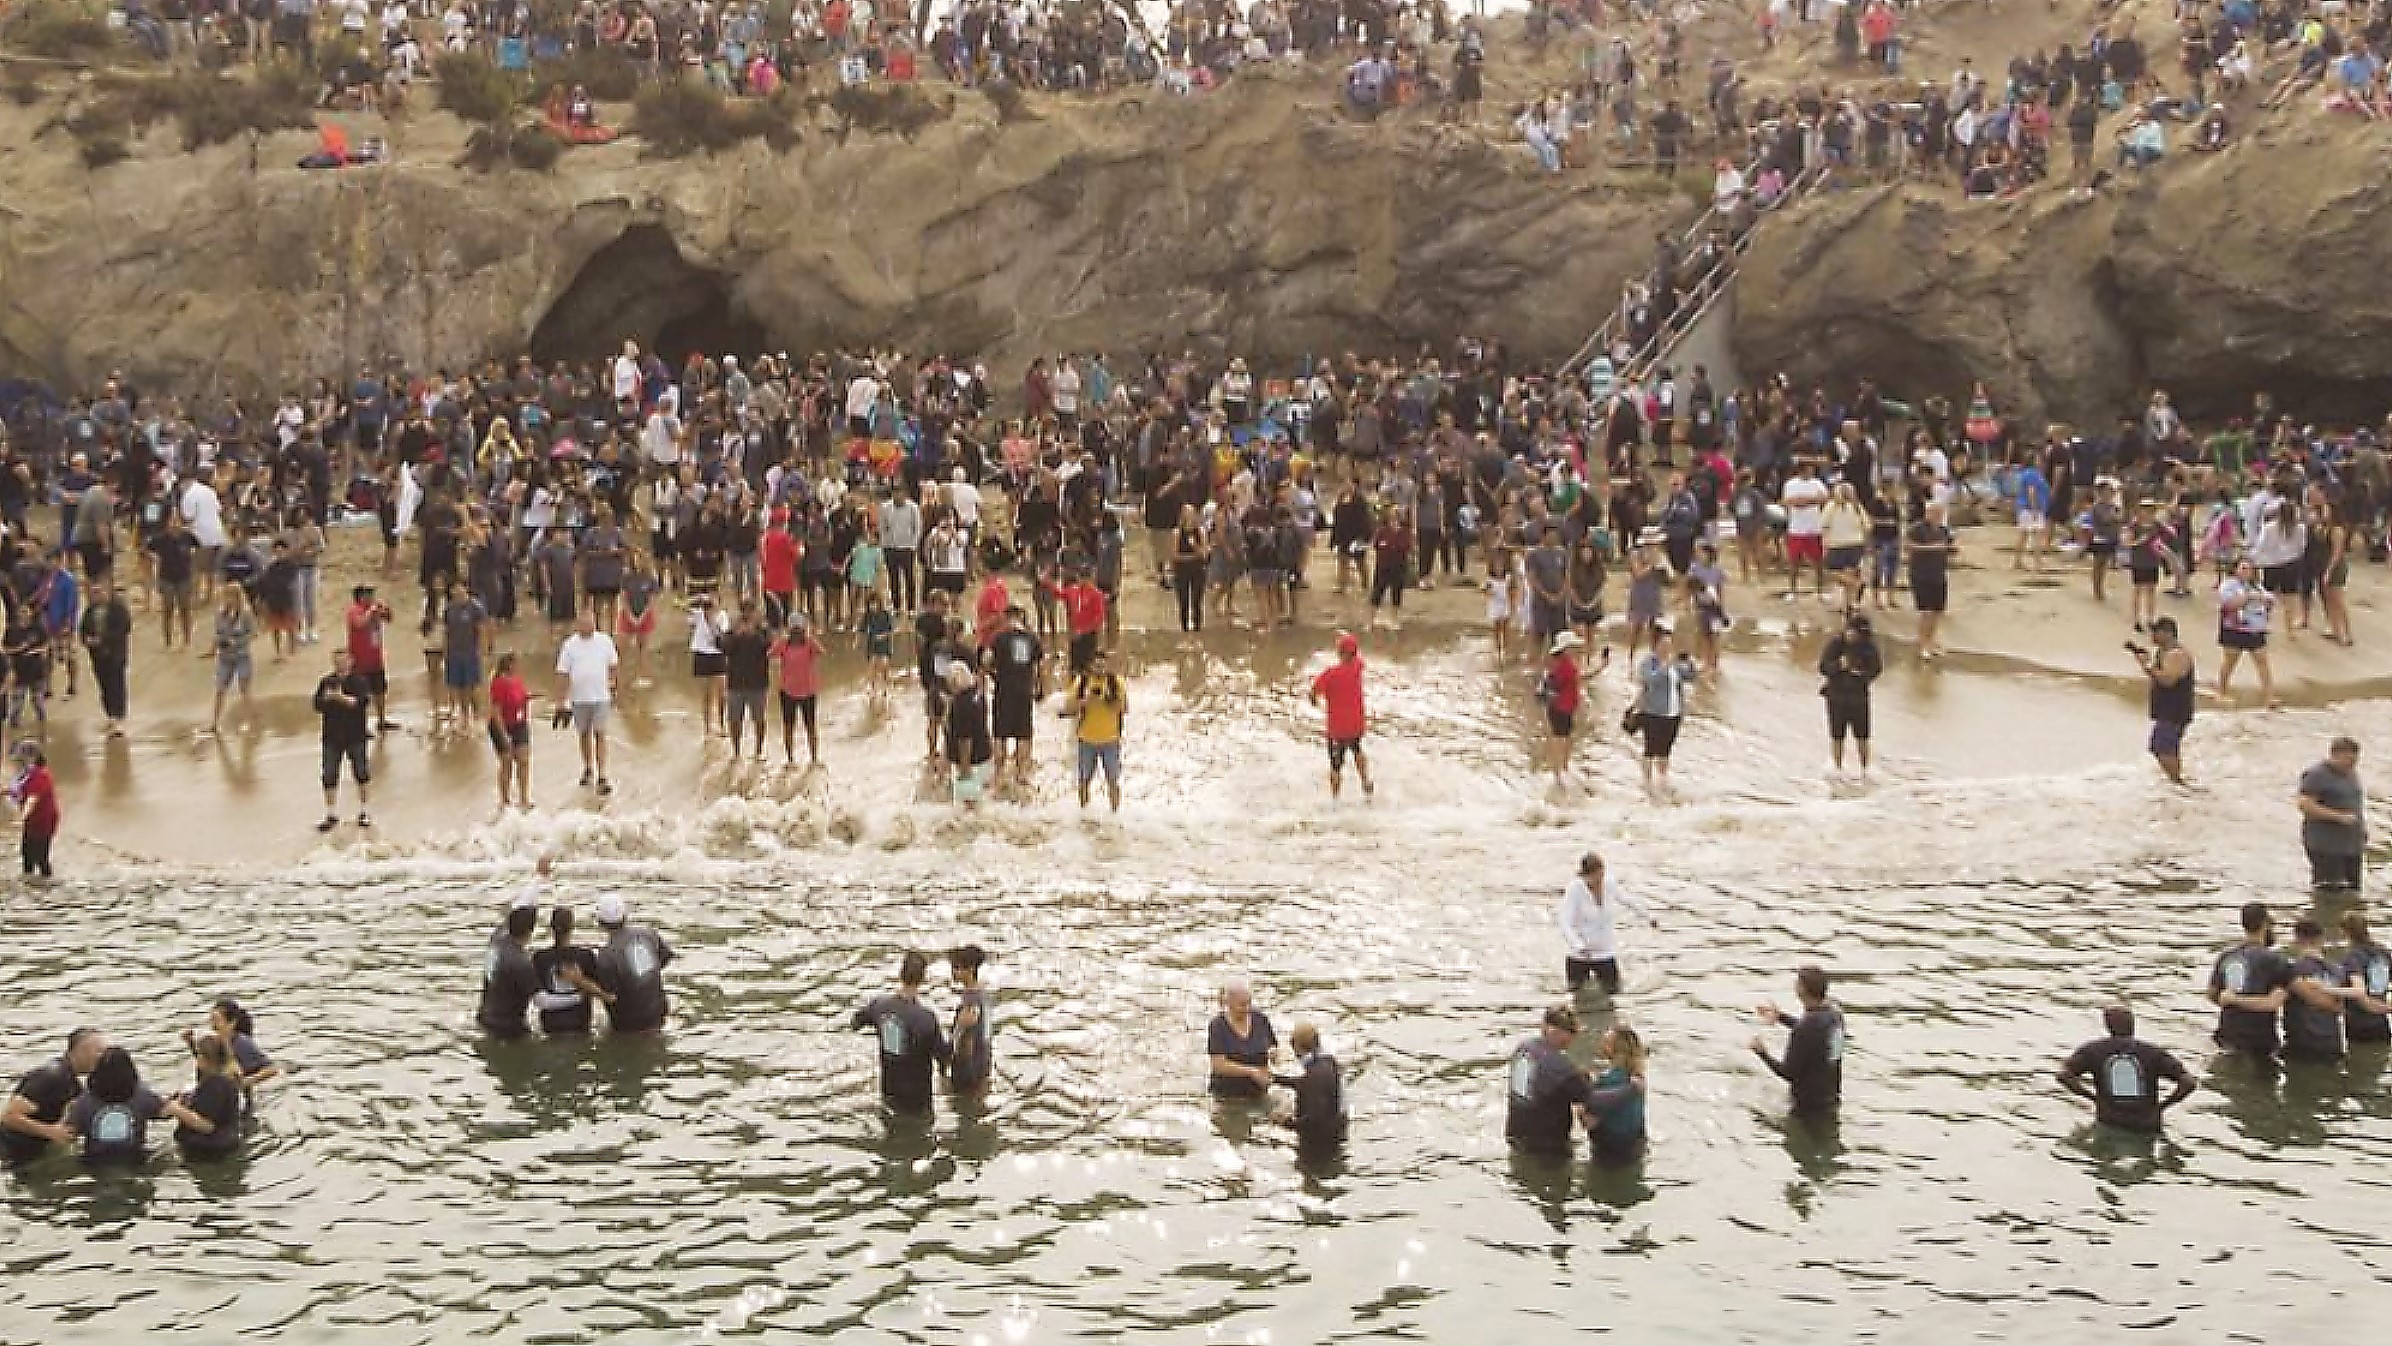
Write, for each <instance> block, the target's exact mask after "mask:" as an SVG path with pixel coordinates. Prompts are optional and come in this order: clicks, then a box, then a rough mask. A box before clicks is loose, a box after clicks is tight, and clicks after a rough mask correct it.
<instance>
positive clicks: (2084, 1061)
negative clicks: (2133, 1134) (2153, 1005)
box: [2059, 1005, 2198, 1132]
mask: <svg viewBox="0 0 2392 1346" xmlns="http://www.w3.org/2000/svg"><path fill="white" fill-rule="evenodd" d="M2101 1025H2102V1027H2103V1029H2105V1030H2106V1031H2107V1033H2108V1036H2106V1037H2100V1038H2095V1039H2094V1040H2093V1041H2091V1042H2088V1043H2086V1044H2085V1045H2084V1046H2082V1047H2079V1048H2077V1049H2076V1050H2075V1051H2073V1052H2071V1053H2069V1055H2068V1059H2067V1060H2066V1061H2063V1062H2061V1063H2060V1072H2059V1079H2060V1087H2061V1088H2063V1089H2066V1090H2067V1091H2068V1092H2070V1093H2072V1094H2075V1095H2076V1096H2077V1097H2078V1098H2082V1099H2084V1100H2086V1101H2088V1102H2090V1103H2091V1104H2092V1105H2093V1118H2094V1120H2095V1121H2098V1122H2100V1123H2101V1124H2102V1125H2103V1126H2114V1127H2117V1128H2119V1129H2120V1130H2122V1131H2144V1132H2156V1131H2158V1130H2159V1128H2160V1116H2161V1114H2163V1113H2165V1112H2166V1111H2167V1110H2168V1109H2170V1108H2172V1107H2175V1106H2176V1105H2177V1104H2179V1103H2182V1102H2183V1101H2184V1100H2186V1099H2188V1098H2190V1097H2192V1096H2193V1090H2194V1089H2195V1088H2197V1087H2198V1086H2197V1085H2195V1084H2194V1082H2193V1077H2192V1075H2191V1073H2190V1072H2188V1071H2187V1070H2185V1068H2184V1063H2183V1062H2181V1061H2178V1060H2177V1059H2176V1058H2175V1057H2174V1056H2171V1055H2169V1054H2168V1053H2167V1052H2166V1051H2165V1050H2163V1049H2161V1048H2159V1047H2155V1046H2153V1045H2152V1044H2150V1043H2148V1042H2144V1041H2142V1040H2141V1039H2139V1038H2137V1037H2136V1036H2135V1014H2134V1011H2133V1010H2130V1009H2128V1008H2127V1007H2126V1006H2124V1005H2112V1006H2110V1007H2109V1008H2108V1009H2105V1010H2103V1011H2102V1012H2101ZM2087 1080H2090V1081H2091V1083H2089V1084H2088V1083H2087V1082H2086V1081H2087ZM2161 1080H2167V1081H2170V1082H2172V1083H2173V1084H2174V1085H2175V1086H2176V1089H2175V1092H2174V1093H2172V1094H2171V1095H2169V1096H2168V1097H2167V1098H2164V1099H2163V1098H2161V1097H2160V1096H2159V1082H2160V1081H2161Z"/></svg>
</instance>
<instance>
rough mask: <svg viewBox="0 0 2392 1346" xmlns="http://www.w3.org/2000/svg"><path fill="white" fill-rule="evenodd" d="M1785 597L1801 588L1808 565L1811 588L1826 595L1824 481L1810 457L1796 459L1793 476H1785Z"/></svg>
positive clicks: (1825, 498)
mask: <svg viewBox="0 0 2392 1346" xmlns="http://www.w3.org/2000/svg"><path fill="white" fill-rule="evenodd" d="M1784 504H1785V506H1786V598H1787V599H1788V600H1789V601H1791V600H1792V599H1793V598H1794V597H1795V596H1796V595H1797V594H1798V593H1799V592H1800V591H1801V589H1802V568H1803V566H1804V565H1806V564H1807V565H1809V566H1810V567H1811V577H1812V578H1811V587H1812V588H1813V589H1815V590H1816V591H1818V594H1819V596H1820V597H1822V598H1824V597H1826V596H1827V543H1826V539H1825V538H1824V537H1823V536H1822V534H1823V533H1824V531H1825V527H1826V521H1825V515H1826V512H1827V483H1826V482H1823V481H1821V480H1819V475H1818V473H1817V472H1815V471H1814V470H1813V469H1812V467H1811V464H1810V462H1809V460H1807V459H1802V460H1797V461H1796V462H1795V464H1794V475H1793V476H1791V477H1788V478H1786V493H1785V497H1784Z"/></svg>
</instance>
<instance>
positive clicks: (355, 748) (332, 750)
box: [324, 743, 374, 790]
mask: <svg viewBox="0 0 2392 1346" xmlns="http://www.w3.org/2000/svg"><path fill="white" fill-rule="evenodd" d="M343 762H347V763H348V764H349V775H350V776H351V777H353V778H354V779H355V780H356V781H357V783H358V784H359V785H365V784H368V783H369V782H371V781H372V780H373V779H374V769H373V768H372V767H371V766H368V765H367V764H366V760H365V745H364V744H363V743H351V744H348V745H346V746H343V745H340V744H336V743H327V744H325V745H324V788H325V789H327V790H329V789H332V788H333V787H334V786H337V785H339V784H340V783H341V763H343Z"/></svg>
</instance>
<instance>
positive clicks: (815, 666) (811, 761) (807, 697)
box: [772, 612, 822, 766]
mask: <svg viewBox="0 0 2392 1346" xmlns="http://www.w3.org/2000/svg"><path fill="white" fill-rule="evenodd" d="M821 659H822V642H821V641H819V640H816V639H815V638H814V633H813V632H812V631H810V630H808V629H807V628H806V615H805V614H804V613H802V612H800V613H795V614H792V615H791V617H790V619H789V629H788V630H787V631H786V632H783V633H782V635H781V636H780V637H779V638H778V639H776V640H774V641H773V643H772V662H773V668H774V670H775V676H776V677H777V679H778V681H779V683H780V688H781V755H782V756H783V757H785V758H787V759H788V762H789V765H791V766H796V765H797V721H798V718H799V717H800V716H803V717H804V718H805V721H806V765H808V766H820V765H822V739H821V736H820V735H819V734H818V733H817V732H816V730H815V728H814V701H815V697H816V696H818V695H819V694H820V693H821V691H822V671H821V664H820V661H821Z"/></svg>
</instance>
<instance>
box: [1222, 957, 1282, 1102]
mask: <svg viewBox="0 0 2392 1346" xmlns="http://www.w3.org/2000/svg"><path fill="white" fill-rule="evenodd" d="M1278 1049H1279V1035H1278V1034H1277V1033H1275V1032H1273V1031H1272V1029H1271V1021H1270V1019H1269V1018H1268V1017H1266V1016H1265V1015H1264V1014H1263V1012H1262V1011H1261V1010H1258V1009H1256V1008H1254V991H1253V989H1252V988H1250V987H1248V986H1247V985H1246V983H1244V982H1242V981H1233V982H1230V983H1228V984H1226V985H1224V986H1223V987H1222V988H1221V1011H1220V1013H1218V1014H1215V1015H1214V1016H1213V1021H1212V1022H1211V1023H1209V1024H1207V1025H1205V1029H1204V1054H1205V1062H1206V1077H1205V1087H1206V1088H1207V1089H1209V1090H1210V1091H1211V1092H1212V1095H1213V1097H1215V1098H1260V1097H1262V1095H1263V1090H1264V1089H1266V1088H1268V1087H1269V1086H1270V1084H1271V1078H1272V1077H1271V1054H1272V1053H1273V1052H1275V1051H1277V1050H1278Z"/></svg>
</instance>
